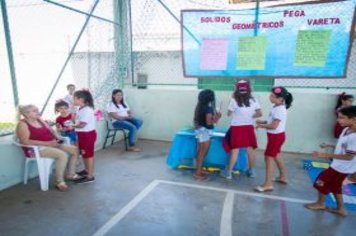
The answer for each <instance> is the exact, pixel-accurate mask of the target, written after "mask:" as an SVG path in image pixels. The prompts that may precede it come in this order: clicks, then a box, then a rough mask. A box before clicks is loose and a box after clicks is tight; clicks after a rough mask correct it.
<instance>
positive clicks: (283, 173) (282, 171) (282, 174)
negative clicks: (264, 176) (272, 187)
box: [274, 153, 287, 183]
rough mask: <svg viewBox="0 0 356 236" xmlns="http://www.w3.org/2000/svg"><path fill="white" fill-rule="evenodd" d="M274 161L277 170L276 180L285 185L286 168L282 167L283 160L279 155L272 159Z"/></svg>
mask: <svg viewBox="0 0 356 236" xmlns="http://www.w3.org/2000/svg"><path fill="white" fill-rule="evenodd" d="M274 161H275V162H276V164H277V167H278V170H279V177H278V180H279V181H283V182H285V183H287V176H286V167H285V165H284V161H283V158H282V156H281V154H280V153H279V154H278V155H277V157H276V158H275V159H274Z"/></svg>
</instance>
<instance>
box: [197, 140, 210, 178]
mask: <svg viewBox="0 0 356 236" xmlns="http://www.w3.org/2000/svg"><path fill="white" fill-rule="evenodd" d="M198 145H199V146H198V155H197V166H196V171H195V175H197V176H202V175H203V173H202V169H203V161H204V157H205V155H206V153H207V152H208V149H209V145H210V141H207V142H201V143H199V144H198Z"/></svg>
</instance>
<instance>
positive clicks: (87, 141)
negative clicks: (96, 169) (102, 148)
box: [77, 130, 96, 159]
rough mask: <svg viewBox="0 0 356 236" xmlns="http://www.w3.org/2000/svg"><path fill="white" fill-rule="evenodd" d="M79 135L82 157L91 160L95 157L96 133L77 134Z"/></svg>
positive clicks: (93, 131)
mask: <svg viewBox="0 0 356 236" xmlns="http://www.w3.org/2000/svg"><path fill="white" fill-rule="evenodd" d="M77 135H78V148H79V152H80V154H81V155H82V157H83V158H84V159H85V158H91V157H94V149H95V141H96V131H95V130H92V131H88V132H77Z"/></svg>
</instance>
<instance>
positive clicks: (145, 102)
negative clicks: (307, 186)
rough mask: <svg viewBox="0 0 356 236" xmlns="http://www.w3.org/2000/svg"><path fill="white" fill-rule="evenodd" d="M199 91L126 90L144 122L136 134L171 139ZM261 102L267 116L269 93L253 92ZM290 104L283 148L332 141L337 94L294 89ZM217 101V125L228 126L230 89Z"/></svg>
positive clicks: (262, 138)
mask: <svg viewBox="0 0 356 236" xmlns="http://www.w3.org/2000/svg"><path fill="white" fill-rule="evenodd" d="M198 92H199V91H197V90H196V91H189V90H158V89H147V90H138V89H126V90H125V93H126V97H127V102H128V103H129V104H130V107H131V108H132V109H133V111H134V113H136V114H137V115H138V116H140V117H142V118H143V120H144V124H143V126H142V128H141V131H140V132H139V136H140V137H141V138H145V139H153V140H166V141H170V140H172V137H173V136H174V134H175V132H177V131H178V130H179V129H181V128H183V127H189V126H192V120H193V111H194V108H195V105H196V101H197V94H198ZM254 95H255V97H256V98H257V99H258V100H259V101H260V103H261V106H262V110H263V114H264V117H267V116H268V113H269V109H270V106H271V104H270V102H269V99H268V96H269V93H268V92H259V93H255V94H254ZM293 95H294V103H293V106H292V107H291V108H290V109H289V110H288V121H287V141H286V143H285V145H284V146H283V151H288V152H302V153H309V152H312V151H313V150H315V149H318V146H319V144H320V143H321V142H334V141H335V140H334V138H333V137H332V135H333V125H334V122H335V117H334V112H333V110H334V105H335V101H336V96H335V95H331V94H309V93H305V92H294V93H293ZM216 96H217V100H221V101H223V103H224V107H223V115H224V116H223V117H222V119H221V121H220V123H219V124H218V126H223V127H228V126H229V118H228V117H226V107H227V105H228V102H229V98H230V97H231V92H216ZM257 136H258V143H259V148H261V149H264V148H265V145H266V133H265V130H258V131H257Z"/></svg>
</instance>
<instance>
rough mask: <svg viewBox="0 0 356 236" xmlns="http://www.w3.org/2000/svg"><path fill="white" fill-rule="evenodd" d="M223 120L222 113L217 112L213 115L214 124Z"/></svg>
mask: <svg viewBox="0 0 356 236" xmlns="http://www.w3.org/2000/svg"><path fill="white" fill-rule="evenodd" d="M220 118H221V113H220V112H216V113H215V114H214V115H213V122H214V123H218V121H219V120H220Z"/></svg>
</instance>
